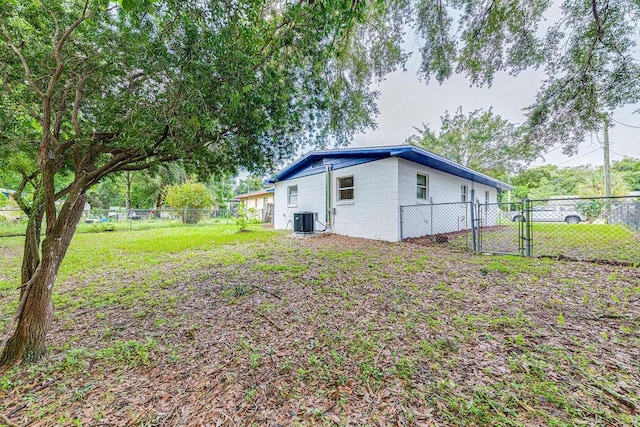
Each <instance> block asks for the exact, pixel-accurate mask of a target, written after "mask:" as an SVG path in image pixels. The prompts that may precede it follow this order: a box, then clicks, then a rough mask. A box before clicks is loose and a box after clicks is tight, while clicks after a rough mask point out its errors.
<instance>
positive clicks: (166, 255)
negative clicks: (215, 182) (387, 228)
mask: <svg viewBox="0 0 640 427" xmlns="http://www.w3.org/2000/svg"><path fill="white" fill-rule="evenodd" d="M20 245H21V239H20V238H2V239H0V323H1V325H0V326H4V325H6V323H7V322H8V320H9V318H10V315H11V314H12V312H13V311H14V310H15V303H16V294H17V291H16V290H15V287H16V277H17V276H18V273H19V266H20V265H19V262H20V259H19V256H20ZM55 303H56V316H55V321H54V325H53V330H52V331H51V333H50V335H49V344H50V347H51V355H50V357H49V359H48V360H46V361H44V362H41V363H38V364H35V365H30V366H25V367H18V368H14V369H13V370H11V371H9V372H7V373H6V374H5V375H4V376H3V377H2V378H0V412H2V413H3V414H4V415H5V416H8V417H9V419H10V420H11V421H12V422H14V423H16V424H19V425H26V424H28V423H32V424H33V425H117V426H125V425H140V426H142V425H145V426H148V425H154V426H155V425H165V426H167V425H175V426H178V425H184V426H191V425H207V424H208V425H237V426H244V425H252V424H254V425H277V424H280V425H347V424H348V425H418V426H420V425H530V426H535V425H640V413H639V410H638V408H639V405H640V396H639V395H640V270H638V269H634V268H630V267H620V266H610V265H606V266H603V265H596V264H589V263H581V262H562V261H554V260H549V259H524V258H519V257H493V256H474V255H471V254H468V253H465V252H461V251H457V250H455V249H452V248H450V247H446V246H433V247H424V246H420V245H417V244H411V243H401V244H391V243H384V242H376V241H369V240H362V239H352V238H346V237H340V236H320V237H314V238H305V239H298V238H294V237H290V236H289V235H286V234H281V233H277V232H273V231H267V230H262V229H255V230H253V231H251V232H244V233H236V232H235V229H234V228H233V227H232V226H225V225H217V226H212V227H193V228H166V229H158V230H146V231H129V232H114V233H92V234H78V235H76V237H75V238H74V241H73V243H72V246H71V248H70V250H69V254H68V256H67V258H66V259H65V262H64V264H63V267H62V270H61V273H60V275H59V278H58V283H57V285H56V293H55ZM0 423H1V422H0Z"/></svg>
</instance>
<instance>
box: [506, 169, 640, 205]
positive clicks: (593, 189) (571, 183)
mask: <svg viewBox="0 0 640 427" xmlns="http://www.w3.org/2000/svg"><path fill="white" fill-rule="evenodd" d="M634 162H637V163H640V161H638V160H629V161H626V162H625V165H629V166H630V165H633V164H634ZM616 164H617V162H615V163H614V165H616ZM603 174H604V171H603V168H602V166H596V167H594V166H591V165H584V166H574V167H560V166H555V165H545V166H539V167H536V168H531V169H527V170H524V171H522V172H520V173H519V174H518V175H516V176H515V177H513V179H512V180H511V183H512V185H513V186H515V188H516V189H515V191H514V192H513V196H515V198H517V199H526V198H530V199H547V198H549V197H553V196H583V197H593V196H602V195H604V181H603V178H602V177H603ZM629 177H634V172H633V171H632V170H631V171H628V170H621V169H619V168H612V173H611V187H612V194H613V195H615V196H624V195H626V194H628V193H629V191H631V190H632V187H631V186H629V184H628V182H629V180H630V179H629Z"/></svg>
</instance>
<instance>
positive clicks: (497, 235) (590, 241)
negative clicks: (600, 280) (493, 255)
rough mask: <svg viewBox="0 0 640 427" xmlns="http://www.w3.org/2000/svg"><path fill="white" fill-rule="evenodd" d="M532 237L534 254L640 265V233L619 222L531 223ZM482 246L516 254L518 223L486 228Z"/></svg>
mask: <svg viewBox="0 0 640 427" xmlns="http://www.w3.org/2000/svg"><path fill="white" fill-rule="evenodd" d="M531 237H532V246H531V253H532V255H533V256H551V257H558V256H563V257H567V258H570V259H578V260H587V261H594V260H597V261H611V262H623V263H630V264H636V265H637V264H640V235H638V234H637V233H633V232H632V231H631V230H629V229H628V228H626V227H624V226H622V225H618V224H610V225H609V224H565V223H543V222H534V223H533V224H532V227H531ZM482 248H483V250H484V251H488V252H508V253H518V224H517V223H508V224H506V225H502V226H499V227H488V229H487V230H486V231H483V233H482Z"/></svg>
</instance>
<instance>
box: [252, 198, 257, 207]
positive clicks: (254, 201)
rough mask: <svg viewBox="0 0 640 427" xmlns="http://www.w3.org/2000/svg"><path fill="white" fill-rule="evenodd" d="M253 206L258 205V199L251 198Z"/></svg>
mask: <svg viewBox="0 0 640 427" xmlns="http://www.w3.org/2000/svg"><path fill="white" fill-rule="evenodd" d="M253 207H254V208H257V207H258V199H253Z"/></svg>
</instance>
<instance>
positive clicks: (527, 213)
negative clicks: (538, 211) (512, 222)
mask: <svg viewBox="0 0 640 427" xmlns="http://www.w3.org/2000/svg"><path fill="white" fill-rule="evenodd" d="M523 208H524V236H525V237H524V244H525V256H526V257H527V258H531V200H529V199H525V201H524V205H523Z"/></svg>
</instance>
